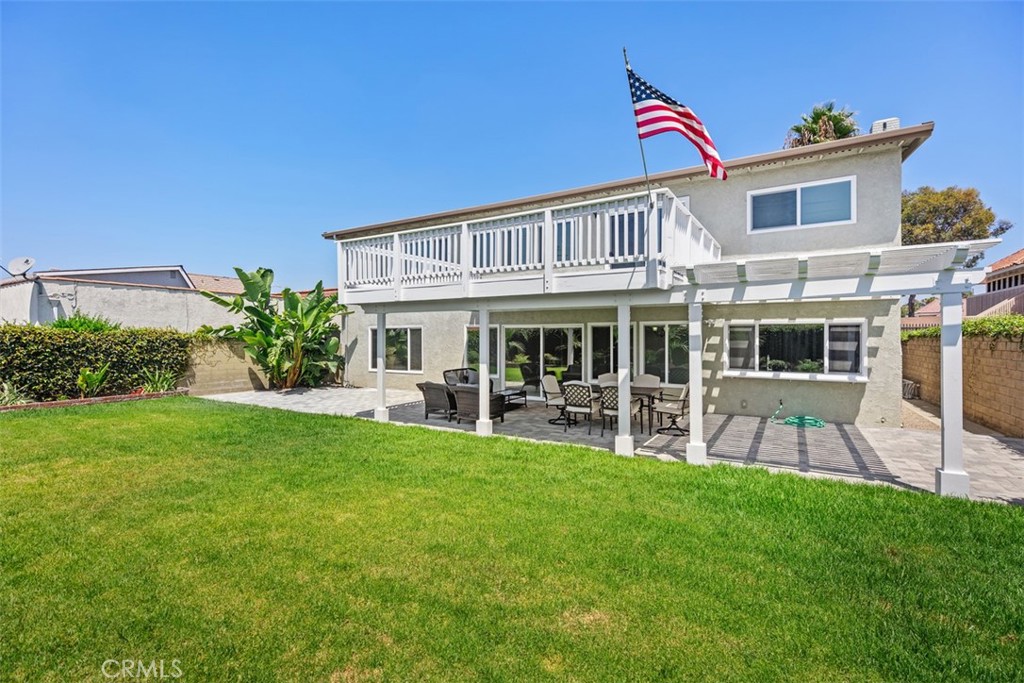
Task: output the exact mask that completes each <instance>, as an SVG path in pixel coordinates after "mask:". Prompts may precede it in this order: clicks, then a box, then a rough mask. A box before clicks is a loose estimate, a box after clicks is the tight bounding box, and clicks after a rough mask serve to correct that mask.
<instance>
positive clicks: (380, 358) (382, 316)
mask: <svg viewBox="0 0 1024 683" xmlns="http://www.w3.org/2000/svg"><path fill="white" fill-rule="evenodd" d="M387 333H388V328H387V314H386V313H385V312H384V311H379V312H378V313H377V407H376V408H374V409H373V419H374V420H377V421H378V422H387V421H388V420H389V419H390V415H389V413H388V401H387V391H386V389H385V386H384V363H385V355H386V354H385V351H384V349H385V346H384V341H385V339H386V337H387Z"/></svg>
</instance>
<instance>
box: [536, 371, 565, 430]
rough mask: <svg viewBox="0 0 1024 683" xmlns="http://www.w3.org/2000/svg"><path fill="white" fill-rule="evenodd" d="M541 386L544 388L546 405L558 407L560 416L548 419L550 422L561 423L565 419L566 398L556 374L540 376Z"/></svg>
mask: <svg viewBox="0 0 1024 683" xmlns="http://www.w3.org/2000/svg"><path fill="white" fill-rule="evenodd" d="M540 388H541V389H543V390H544V407H545V408H558V417H556V418H553V419H551V420H548V423H549V424H559V423H561V422H562V421H563V420H564V419H565V399H564V398H563V397H562V387H560V386H558V380H557V379H555V376H554V375H551V374H548V375H544V376H543V377H541V378H540Z"/></svg>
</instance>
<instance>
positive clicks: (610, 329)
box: [588, 323, 636, 382]
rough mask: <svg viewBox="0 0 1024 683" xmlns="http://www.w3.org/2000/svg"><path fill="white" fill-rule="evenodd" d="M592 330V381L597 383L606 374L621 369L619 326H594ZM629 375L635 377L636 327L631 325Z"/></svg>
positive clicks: (590, 369) (589, 368) (590, 328)
mask: <svg viewBox="0 0 1024 683" xmlns="http://www.w3.org/2000/svg"><path fill="white" fill-rule="evenodd" d="M589 330H590V354H589V360H590V366H589V367H588V371H589V373H590V377H589V379H590V381H592V382H593V381H596V380H597V378H598V377H599V376H600V375H603V374H604V373H606V372H616V371H617V369H618V367H619V326H618V325H613V324H601V323H597V324H592V325H590V326H589ZM629 330H630V344H629V348H630V349H631V350H632V351H633V353H630V354H629V355H630V358H629V374H630V376H632V375H633V359H634V358H635V350H636V326H635V325H630V326H629Z"/></svg>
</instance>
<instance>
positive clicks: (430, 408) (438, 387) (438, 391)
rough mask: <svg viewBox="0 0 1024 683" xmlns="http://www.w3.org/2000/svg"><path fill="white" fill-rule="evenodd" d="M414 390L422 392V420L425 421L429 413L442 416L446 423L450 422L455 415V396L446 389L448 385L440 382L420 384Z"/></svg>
mask: <svg viewBox="0 0 1024 683" xmlns="http://www.w3.org/2000/svg"><path fill="white" fill-rule="evenodd" d="M416 388H417V389H419V390H420V391H421V392H423V419H424V420H426V419H427V418H428V417H429V416H430V414H431V413H434V414H437V415H444V416H445V417H446V418H448V421H449V422H451V421H452V416H453V415H455V410H456V406H455V394H453V393H452V390H451V389H449V388H448V385H446V384H441V383H440V382H420V383H419V384H417V385H416Z"/></svg>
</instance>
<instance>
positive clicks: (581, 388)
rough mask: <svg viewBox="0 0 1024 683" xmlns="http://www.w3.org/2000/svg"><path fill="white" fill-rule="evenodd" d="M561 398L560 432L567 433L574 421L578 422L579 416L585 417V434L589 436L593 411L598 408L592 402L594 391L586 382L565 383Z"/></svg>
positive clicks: (595, 403) (592, 422)
mask: <svg viewBox="0 0 1024 683" xmlns="http://www.w3.org/2000/svg"><path fill="white" fill-rule="evenodd" d="M562 398H563V400H564V401H565V406H564V407H563V408H562V411H563V412H564V413H565V422H564V423H563V426H564V429H562V431H563V432H565V431H568V430H569V424H570V423H572V422H573V421H574V419H575V421H576V422H578V421H579V417H580V415H586V416H587V434H590V433H591V430H592V429H593V424H594V410H595V409H596V408H598V407H599V406H598V405H597V402H596V401H595V400H594V390H593V389H592V388H591V387H590V385H589V384H587V383H586V382H566V383H565V384H563V385H562Z"/></svg>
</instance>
